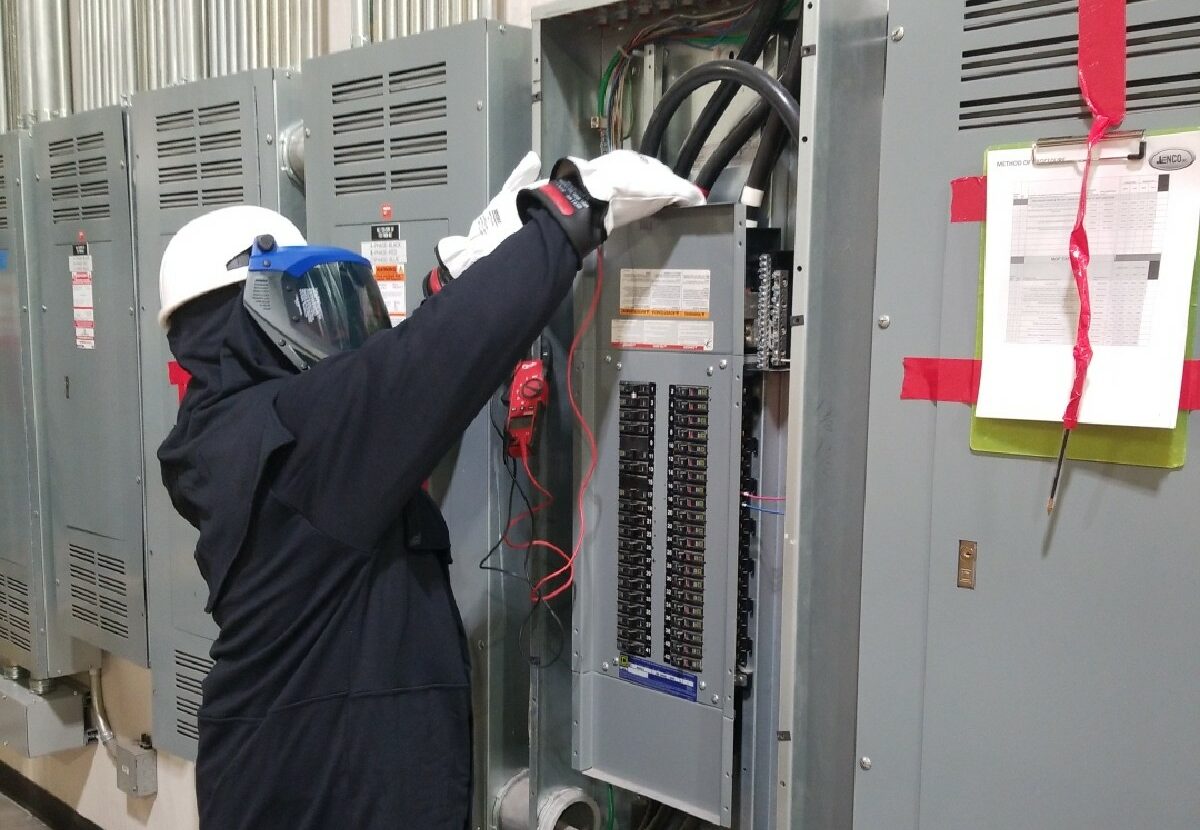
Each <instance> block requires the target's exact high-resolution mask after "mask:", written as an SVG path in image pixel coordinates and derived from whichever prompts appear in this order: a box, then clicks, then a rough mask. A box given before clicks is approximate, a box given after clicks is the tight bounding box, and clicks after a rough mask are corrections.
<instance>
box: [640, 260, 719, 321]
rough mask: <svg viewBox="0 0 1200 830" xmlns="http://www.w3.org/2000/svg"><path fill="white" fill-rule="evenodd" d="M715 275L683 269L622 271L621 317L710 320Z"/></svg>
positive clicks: (709, 272) (698, 270) (706, 271)
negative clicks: (712, 285) (712, 286)
mask: <svg viewBox="0 0 1200 830" xmlns="http://www.w3.org/2000/svg"><path fill="white" fill-rule="evenodd" d="M711 283H712V272H711V271H708V270H701V269H690V270H689V269H680V268H622V269H621V314H622V315H623V316H625V317H684V318H690V319H693V320H707V319H708V316H709V301H710V296H711V294H712V291H711Z"/></svg>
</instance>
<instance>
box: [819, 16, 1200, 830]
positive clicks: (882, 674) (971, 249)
mask: <svg viewBox="0 0 1200 830" xmlns="http://www.w3.org/2000/svg"><path fill="white" fill-rule="evenodd" d="M1077 5H1078V4H1076V3H1021V4H1018V3H1007V2H1005V3H976V2H971V1H970V0H968V1H967V2H958V3H952V4H943V3H928V2H922V0H892V2H891V3H890V8H889V14H890V16H891V20H890V23H889V26H891V27H894V26H896V25H903V27H904V32H905V34H904V39H903V41H901V42H899V43H893V44H892V45H889V46H888V47H887V50H888V58H887V84H886V87H885V92H884V97H883V101H882V119H883V122H882V123H883V141H882V147H883V158H882V161H881V166H880V172H881V176H880V180H879V203H878V216H879V220H878V226H879V240H878V251H877V259H876V262H877V266H876V269H877V270H876V273H877V278H876V285H875V307H874V309H873V314H872V318H873V320H878V319H880V318H881V317H883V316H884V315H886V316H887V318H888V320H889V321H890V325H889V326H888V327H887V329H886V330H883V329H881V328H878V327H877V328H876V336H875V338H874V344H873V353H872V357H871V363H870V368H871V385H870V401H869V442H870V447H871V453H870V457H869V460H868V464H867V468H866V470H867V480H866V516H865V530H864V533H865V538H864V542H863V563H862V564H863V567H862V593H861V596H862V631H861V646H860V648H861V650H860V653H859V656H858V661H857V662H858V666H859V695H858V698H857V712H858V718H857V724H858V728H857V736H856V742H857V751H856V752H855V753H854V757H855V758H856V759H858V760H859V761H860V763H858V764H856V765H855V767H854V769H855V770H856V772H857V780H856V783H855V788H854V802H853V806H854V826H855V827H857V828H863V830H866V829H867V828H876V827H884V826H886V827H889V828H894V829H895V830H917V828H921V829H922V830H948V829H949V828H959V827H980V826H995V827H1088V828H1095V830H1123V828H1128V827H1154V828H1156V830H1185V829H1186V830H1190V828H1194V827H1196V825H1197V817H1200V788H1197V787H1196V786H1195V783H1196V776H1195V770H1196V769H1197V768H1198V767H1200V718H1198V717H1197V713H1198V712H1200V684H1197V682H1196V678H1197V677H1198V676H1200V649H1198V648H1197V647H1196V642H1195V637H1194V633H1195V632H1196V631H1200V602H1198V601H1197V596H1198V593H1200V557H1197V555H1196V541H1195V540H1196V529H1197V526H1198V525H1197V516H1196V493H1197V492H1200V440H1198V438H1197V430H1198V428H1200V421H1198V420H1197V416H1196V414H1195V413H1192V414H1191V416H1190V417H1189V416H1187V415H1186V414H1184V415H1183V421H1181V423H1185V424H1186V426H1182V427H1181V429H1187V430H1189V434H1188V436H1187V450H1188V451H1187V457H1186V460H1185V462H1184V465H1183V467H1182V468H1180V469H1174V470H1167V469H1154V468H1149V467H1135V466H1122V465H1114V464H1098V463H1089V462H1085V461H1079V460H1074V461H1073V460H1068V461H1067V463H1066V468H1065V471H1064V473H1063V480H1062V483H1061V486H1060V490H1059V494H1058V500H1057V505H1056V507H1055V508H1054V513H1053V515H1052V516H1049V517H1048V516H1047V515H1046V499H1047V496H1048V494H1049V489H1050V482H1051V478H1052V476H1053V473H1054V466H1055V459H1054V458H1052V457H1051V458H1046V457H1041V458H1038V457H1031V456H1029V455H1025V454H1024V452H1027V451H1029V450H1030V449H1031V448H1030V447H1029V445H1028V444H1027V443H1025V444H1023V443H1022V442H1019V441H1018V442H1015V444H1014V446H1013V449H1014V451H1016V452H1017V453H1018V454H1017V455H1013V456H1006V455H994V454H989V453H982V452H974V451H972V442H973V440H974V439H973V433H972V430H973V426H974V424H973V418H972V409H971V407H968V406H962V405H959V404H954V403H939V404H933V403H930V402H928V401H911V400H902V399H901V396H900V388H901V383H902V380H903V375H902V373H903V370H904V361H905V359H906V358H908V357H944V358H972V357H978V356H979V353H978V352H977V350H976V349H977V346H976V343H977V341H976V331H977V323H978V320H979V319H980V317H979V315H980V314H981V310H980V307H979V305H978V302H979V301H978V299H977V297H978V292H979V264H980V253H981V235H980V229H979V225H978V224H971V223H962V224H951V223H950V222H949V217H948V206H949V205H948V200H949V192H950V191H949V187H948V186H947V183H948V182H949V181H950V180H952V179H955V178H958V177H960V176H974V175H978V174H980V173H981V172H983V159H984V153H985V151H986V150H987V148H989V147H993V146H1002V145H1015V144H1026V145H1028V144H1029V143H1030V142H1033V141H1035V140H1038V139H1043V138H1048V137H1052V136H1069V137H1077V138H1078V139H1079V140H1080V146H1082V138H1083V137H1084V136H1086V135H1087V133H1088V129H1089V126H1090V118H1089V117H1088V111H1087V107H1086V105H1085V103H1084V101H1083V99H1082V97H1081V96H1080V94H1079V78H1078V74H1077V69H1076V44H1077V42H1078V34H1079V20H1078V17H1077V15H1076V13H1075V12H1076V8H1077ZM1127 14H1128V27H1129V38H1128V55H1129V57H1128V63H1127V73H1128V74H1127V77H1128V110H1129V112H1128V115H1127V116H1126V118H1125V120H1124V122H1123V124H1122V129H1137V130H1140V129H1145V130H1155V131H1157V130H1180V129H1195V128H1196V127H1197V126H1198V125H1200V91H1198V88H1197V81H1198V80H1200V75H1197V69H1198V67H1200V40H1198V39H1197V38H1196V28H1195V22H1196V19H1195V14H1196V5H1195V3H1194V2H1191V0H1147V2H1139V3H1129V4H1128V10H1127ZM881 42H882V39H881ZM819 52H820V50H819V49H818V54H819ZM818 59H819V58H818ZM914 113H920V116H919V117H914ZM840 151H841V148H839V152H840ZM1193 163H1194V162H1193ZM1098 204H1103V203H1102V202H1100V201H1099V200H1096V199H1093V200H1090V202H1089V206H1088V221H1089V223H1090V222H1091V220H1092V217H1093V215H1094V214H1095V212H1096V211H1098V210H1100V208H1099V207H1097V205H1098ZM988 209H989V210H992V209H993V206H992V204H989V205H988ZM1112 209H1118V208H1115V207H1114V208H1112ZM1071 210H1072V213H1073V211H1074V208H1072V209H1071ZM1066 237H1067V235H1066V232H1064V233H1063V236H1062V238H1061V245H1062V251H1063V256H1064V258H1065V257H1066V254H1067V249H1068V240H1067V238H1066ZM1093 250H1095V242H1093ZM1092 279H1093V280H1095V279H1096V275H1095V273H1093V275H1092ZM1093 285H1094V283H1093ZM1061 289H1062V296H1066V297H1071V298H1072V299H1073V298H1074V295H1075V289H1074V285H1073V284H1072V283H1071V282H1070V275H1069V273H1067V272H1066V270H1065V269H1064V272H1063V280H1062V283H1061ZM1192 316H1193V318H1195V316H1196V315H1195V313H1193V315H1192ZM865 322H866V321H865ZM870 324H871V323H869V322H868V325H870ZM1192 324H1193V328H1192V334H1193V339H1194V335H1195V334H1196V329H1195V324H1196V320H1195V319H1193V321H1192ZM1094 325H1095V323H1094ZM1187 357H1189V358H1195V357H1196V353H1195V351H1194V350H1193V351H1192V352H1191V353H1190V354H1188V355H1187ZM985 359H986V357H985ZM1067 359H1068V360H1069V358H1067ZM1085 396H1086V392H1085ZM1063 404H1064V406H1065V398H1064V402H1063ZM1188 421H1190V423H1187V422H1188ZM1039 426H1042V425H1038V424H1033V423H1027V424H1023V425H1022V427H1023V428H1024V429H1026V430H1029V431H1031V432H1036V431H1037V428H1038V427H1039ZM1044 427H1045V428H1047V429H1048V432H1049V433H1050V435H1049V442H1048V443H1050V444H1052V447H1053V448H1052V449H1051V450H1050V452H1051V453H1057V450H1058V445H1059V441H1058V439H1059V438H1060V437H1061V429H1060V428H1058V427H1056V426H1055V425H1052V424H1046V425H1044ZM1118 432H1120V433H1122V434H1123V435H1124V437H1123V438H1120V439H1118V440H1120V441H1121V442H1122V443H1123V444H1125V446H1131V445H1134V444H1137V443H1139V442H1140V441H1141V436H1142V435H1145V434H1147V433H1155V432H1157V431H1156V430H1145V431H1138V430H1124V431H1118ZM1081 434H1082V433H1081ZM1080 440H1081V439H1080V438H1079V437H1075V438H1072V439H1071V449H1072V450H1074V449H1075V448H1076V447H1077V446H1082V444H1081V443H1079V442H1080ZM1083 440H1086V439H1083ZM1125 442H1128V443H1125ZM964 542H965V543H968V544H974V546H975V548H974V549H975V551H976V556H975V558H974V560H973V561H974V563H975V569H976V570H975V575H974V577H975V578H974V582H973V585H972V587H971V589H967V588H965V587H960V586H959V583H958V568H959V556H960V553H959V551H960V547H961V546H962V544H963V543H964ZM863 758H868V759H870V762H862V759H863Z"/></svg>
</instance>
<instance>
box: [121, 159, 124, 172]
mask: <svg viewBox="0 0 1200 830" xmlns="http://www.w3.org/2000/svg"><path fill="white" fill-rule="evenodd" d="M120 164H121V169H122V170H124V169H125V160H124V159H121V162H120Z"/></svg>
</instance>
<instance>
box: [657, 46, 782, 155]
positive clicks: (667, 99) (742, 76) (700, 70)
mask: <svg viewBox="0 0 1200 830" xmlns="http://www.w3.org/2000/svg"><path fill="white" fill-rule="evenodd" d="M718 81H734V82H735V83H738V84H740V85H742V86H747V87H749V88H750V89H753V90H754V91H755V92H757V93H758V94H759V95H761V96H762V98H763V100H764V101H766V102H767V105H768V106H770V107H771V109H773V110H774V111H775V112H777V113H779V115H780V117H781V118H782V119H783V124H784V126H785V127H787V129H788V132H789V133H791V136H792V138H793V139H795V141H796V143H797V144H799V143H800V106H799V105H798V104H797V103H796V99H795V98H793V97H792V96H791V94H790V93H789V92H788V91H787V90H786V89H785V88H784V87H783V85H782V84H781V83H779V81H778V80H776V79H775V78H773V77H772V76H771V75H770V73H767V72H764V71H763V70H761V69H759V68H758V67H757V66H751V65H750V64H748V63H743V62H742V61H731V60H720V61H710V62H708V63H702V64H700V65H699V66H697V67H695V68H694V69H690V70H688V71H687V72H685V73H683V75H681V76H680V78H679V80H677V81H676V82H675V83H673V84H671V87H670V89H668V90H667V91H666V92H665V93H664V94H663V97H662V99H661V100H660V101H659V102H658V106H656V107H655V108H654V113H653V115H651V116H650V122H649V123H648V124H647V125H646V132H645V133H644V135H643V136H642V146H641V148H640V151H641V153H642V155H646V156H651V157H657V156H658V151H659V147H660V145H661V144H662V140H663V135H664V134H665V133H666V131H667V125H668V124H670V123H671V118H672V117H673V116H674V115H675V112H676V111H677V110H678V109H679V106H680V104H682V103H683V102H684V101H685V100H686V99H687V97H688V96H689V95H691V94H692V93H693V92H695V91H696V90H697V89H699V88H700V87H702V86H704V85H705V84H711V83H715V82H718Z"/></svg>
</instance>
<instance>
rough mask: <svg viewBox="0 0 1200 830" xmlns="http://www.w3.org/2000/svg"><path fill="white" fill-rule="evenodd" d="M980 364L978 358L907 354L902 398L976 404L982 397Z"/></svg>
mask: <svg viewBox="0 0 1200 830" xmlns="http://www.w3.org/2000/svg"><path fill="white" fill-rule="evenodd" d="M979 367H980V362H979V361H978V360H970V359H958V358H942V357H906V358H904V384H903V386H901V388H900V397H901V398H903V399H904V400H907V401H943V402H946V403H975V401H976V400H978V399H979Z"/></svg>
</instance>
